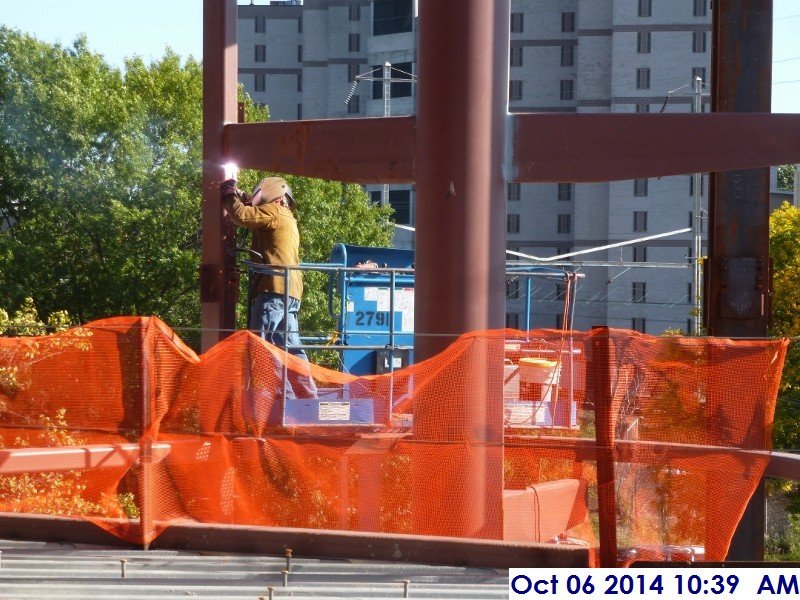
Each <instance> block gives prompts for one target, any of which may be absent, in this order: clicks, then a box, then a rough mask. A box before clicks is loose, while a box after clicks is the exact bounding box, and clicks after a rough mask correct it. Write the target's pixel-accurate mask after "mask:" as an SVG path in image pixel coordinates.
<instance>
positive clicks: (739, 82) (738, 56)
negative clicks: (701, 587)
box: [706, 0, 772, 560]
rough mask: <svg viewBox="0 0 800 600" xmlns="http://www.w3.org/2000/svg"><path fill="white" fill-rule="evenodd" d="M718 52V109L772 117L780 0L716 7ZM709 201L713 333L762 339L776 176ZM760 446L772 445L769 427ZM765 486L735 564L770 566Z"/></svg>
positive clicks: (719, 190)
mask: <svg viewBox="0 0 800 600" xmlns="http://www.w3.org/2000/svg"><path fill="white" fill-rule="evenodd" d="M713 4H714V6H713V10H714V39H713V48H712V83H713V95H712V110H713V111H715V112H740V113H741V112H762V113H766V112H769V111H770V110H771V90H772V0H716V2H714V3H713ZM710 187H711V189H710V191H711V195H710V201H709V214H710V227H709V252H708V254H709V259H710V260H709V265H708V276H707V289H708V293H707V302H706V307H707V311H706V315H707V322H706V324H707V330H708V332H709V334H711V335H716V336H728V337H762V336H765V335H766V334H767V327H768V322H769V311H770V301H769V295H770V290H769V285H770V282H769V169H768V168H763V169H747V170H740V171H729V172H725V173H715V174H714V175H713V177H712V180H711V186H710ZM750 441H751V442H752V443H755V444H760V445H766V444H767V443H768V442H769V440H767V439H766V436H765V427H764V423H763V422H759V423H753V424H752V431H751V440H750ZM764 509H765V502H764V491H763V485H762V486H760V489H757V490H756V493H755V494H754V496H753V499H752V500H751V503H750V505H749V506H748V508H747V511H746V512H745V514H744V516H743V518H742V520H741V522H740V523H739V528H738V529H737V532H736V535H735V536H734V539H733V542H732V543H731V550H730V552H729V554H728V558H729V559H737V560H748V559H751V560H752V559H756V560H760V559H763V556H764V525H765V523H764Z"/></svg>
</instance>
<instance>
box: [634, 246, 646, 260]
mask: <svg viewBox="0 0 800 600" xmlns="http://www.w3.org/2000/svg"><path fill="white" fill-rule="evenodd" d="M633 262H647V246H634V247H633Z"/></svg>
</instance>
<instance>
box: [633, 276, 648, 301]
mask: <svg viewBox="0 0 800 600" xmlns="http://www.w3.org/2000/svg"><path fill="white" fill-rule="evenodd" d="M646 296H647V285H646V284H645V282H644V281H634V282H633V283H632V284H631V302H644V301H645V297H646Z"/></svg>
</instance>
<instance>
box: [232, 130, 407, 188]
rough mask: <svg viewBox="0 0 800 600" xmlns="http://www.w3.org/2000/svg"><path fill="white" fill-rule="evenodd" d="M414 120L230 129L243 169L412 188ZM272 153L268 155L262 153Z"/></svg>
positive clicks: (234, 157) (235, 158) (235, 155)
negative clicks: (402, 185)
mask: <svg viewBox="0 0 800 600" xmlns="http://www.w3.org/2000/svg"><path fill="white" fill-rule="evenodd" d="M415 124H416V118H415V117H378V118H364V119H323V120H318V121H313V120H309V121H280V122H275V123H247V124H241V125H239V124H234V123H232V124H229V125H226V126H225V142H226V146H227V147H228V148H229V149H230V151H229V157H230V158H231V160H233V161H234V162H235V163H236V164H238V165H239V166H240V167H243V168H248V169H264V170H268V171H279V172H280V171H285V170H287V169H290V170H291V173H293V174H294V175H305V176H307V177H319V178H322V179H334V180H336V181H350V182H355V183H374V182H376V181H381V182H386V183H413V182H414V127H415ZM264 148H269V152H264Z"/></svg>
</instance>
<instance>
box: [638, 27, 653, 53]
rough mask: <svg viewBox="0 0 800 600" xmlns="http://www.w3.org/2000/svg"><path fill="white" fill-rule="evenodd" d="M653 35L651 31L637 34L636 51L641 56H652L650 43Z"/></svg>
mask: <svg viewBox="0 0 800 600" xmlns="http://www.w3.org/2000/svg"><path fill="white" fill-rule="evenodd" d="M652 39H653V35H652V34H651V33H650V32H649V31H640V32H639V33H637V34H636V51H637V52H638V53H639V54H650V42H651V41H652Z"/></svg>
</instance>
